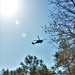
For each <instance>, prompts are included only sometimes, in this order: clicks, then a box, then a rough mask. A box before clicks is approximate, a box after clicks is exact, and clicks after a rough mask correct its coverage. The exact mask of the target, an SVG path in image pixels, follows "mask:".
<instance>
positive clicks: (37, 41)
mask: <svg viewBox="0 0 75 75" xmlns="http://www.w3.org/2000/svg"><path fill="white" fill-rule="evenodd" d="M42 42H43V40H36V42H32V44H33V45H34V44H36V43H42Z"/></svg>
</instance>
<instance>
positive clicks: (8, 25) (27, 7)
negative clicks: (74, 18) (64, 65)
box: [0, 0, 56, 70]
mask: <svg viewBox="0 0 75 75" xmlns="http://www.w3.org/2000/svg"><path fill="white" fill-rule="evenodd" d="M18 1H19V8H18V10H17V12H16V14H15V15H13V16H12V17H3V16H2V15H0V16H1V18H0V25H1V27H0V36H1V37H0V41H1V42H0V70H1V69H3V68H5V69H6V68H8V69H16V68H17V67H19V66H20V62H21V61H22V62H23V61H24V58H25V57H26V56H27V55H28V54H29V55H32V56H34V55H35V56H36V57H38V58H39V59H43V61H44V63H45V64H46V65H47V66H48V67H51V66H52V65H53V63H54V61H53V56H52V55H53V54H54V52H55V51H56V50H55V48H54V46H53V44H52V43H48V42H49V37H48V35H47V34H45V32H44V31H43V29H42V28H41V26H44V25H45V24H47V25H48V24H49V18H48V15H49V13H50V12H49V9H51V7H50V6H49V2H48V1H47V0H18ZM37 35H39V36H40V38H41V39H46V40H45V41H44V42H43V43H42V44H36V45H32V44H31V42H32V41H33V40H36V39H37Z"/></svg>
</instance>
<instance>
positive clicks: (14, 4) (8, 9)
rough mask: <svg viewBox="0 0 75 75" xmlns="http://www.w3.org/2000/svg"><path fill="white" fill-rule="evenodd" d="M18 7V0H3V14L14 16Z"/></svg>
mask: <svg viewBox="0 0 75 75" xmlns="http://www.w3.org/2000/svg"><path fill="white" fill-rule="evenodd" d="M17 9H18V0H1V16H5V17H10V16H13V15H14V14H15V13H16V11H17Z"/></svg>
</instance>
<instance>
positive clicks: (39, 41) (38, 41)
mask: <svg viewBox="0 0 75 75" xmlns="http://www.w3.org/2000/svg"><path fill="white" fill-rule="evenodd" d="M37 37H38V40H33V41H35V42H32V44H33V45H34V44H38V43H42V42H43V40H46V39H41V40H40V38H39V36H37Z"/></svg>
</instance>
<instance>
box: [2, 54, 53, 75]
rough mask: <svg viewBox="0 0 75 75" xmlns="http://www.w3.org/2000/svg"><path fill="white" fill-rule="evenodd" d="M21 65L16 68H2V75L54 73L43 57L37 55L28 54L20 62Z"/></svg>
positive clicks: (47, 74)
mask: <svg viewBox="0 0 75 75" xmlns="http://www.w3.org/2000/svg"><path fill="white" fill-rule="evenodd" d="M20 65H21V67H19V68H17V69H16V70H10V71H9V69H7V70H4V69H3V70H2V75H52V72H51V71H50V70H49V69H48V68H47V66H46V65H45V64H44V63H43V61H42V60H41V59H38V58H37V57H36V56H30V55H28V56H26V57H25V60H24V62H21V63H20Z"/></svg>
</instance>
